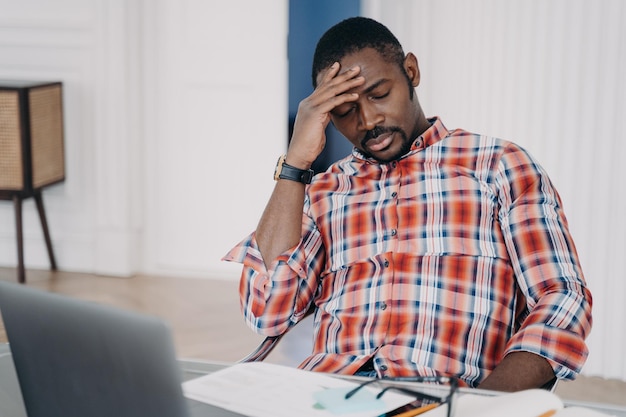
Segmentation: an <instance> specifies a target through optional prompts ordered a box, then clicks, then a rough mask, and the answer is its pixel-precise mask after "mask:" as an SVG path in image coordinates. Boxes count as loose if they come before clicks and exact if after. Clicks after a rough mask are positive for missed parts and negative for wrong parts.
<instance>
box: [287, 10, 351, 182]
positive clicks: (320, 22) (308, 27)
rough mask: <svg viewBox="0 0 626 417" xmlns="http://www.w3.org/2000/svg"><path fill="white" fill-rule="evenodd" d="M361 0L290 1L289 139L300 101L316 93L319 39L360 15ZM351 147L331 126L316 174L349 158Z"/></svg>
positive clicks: (314, 165) (327, 131)
mask: <svg viewBox="0 0 626 417" xmlns="http://www.w3.org/2000/svg"><path fill="white" fill-rule="evenodd" d="M360 12H361V2H360V0H340V1H337V0H290V1H289V41H288V54H289V137H290V138H291V131H292V127H293V122H294V120H295V117H296V113H297V111H298V104H299V103H300V101H301V100H302V99H304V98H306V97H308V96H309V95H310V94H311V93H312V92H313V84H312V80H311V65H312V63H313V53H314V52H315V46H316V44H317V41H318V40H319V38H320V37H321V36H322V35H323V34H324V32H326V30H327V29H329V28H330V27H331V26H333V25H334V24H335V23H338V22H340V21H342V20H344V19H347V18H348V17H353V16H359V14H360ZM351 150H352V144H351V143H350V142H348V140H347V139H346V138H344V137H343V136H342V135H341V134H340V133H339V132H337V130H336V129H335V128H334V127H333V126H332V124H330V125H329V127H328V129H326V147H325V148H324V151H323V152H322V154H321V155H320V156H319V157H318V158H317V160H316V161H315V163H314V164H313V169H314V170H315V172H320V171H324V170H325V169H326V168H328V166H329V165H330V164H331V163H333V162H335V161H337V160H338V159H341V158H343V157H344V156H346V155H348V154H349V153H350V151H351Z"/></svg>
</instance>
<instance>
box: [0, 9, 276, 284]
mask: <svg viewBox="0 0 626 417" xmlns="http://www.w3.org/2000/svg"><path fill="white" fill-rule="evenodd" d="M287 11H288V10H287V1H286V0H272V1H271V2H256V1H254V0H236V1H233V0H229V1H202V0H180V1H179V0H154V1H152V0H53V1H48V0H21V1H19V2H16V1H11V0H0V79H27V80H30V79H33V80H61V81H63V82H64V100H65V103H64V105H65V128H66V138H65V140H66V160H67V180H66V181H65V182H64V183H63V184H62V185H58V186H54V187H50V188H48V189H46V190H45V191H44V202H45V205H46V211H47V214H48V222H49V226H50V229H51V234H52V240H53V246H54V249H55V253H56V255H57V261H58V265H59V268H61V269H63V270H70V271H87V272H95V273H102V274H112V275H120V276H128V275H131V274H133V273H135V272H139V271H141V272H147V273H155V274H167V275H174V276H183V275H185V276H198V277H210V276H225V275H226V276H230V275H231V274H232V275H234V272H233V271H234V268H233V267H232V266H231V265H228V264H226V263H224V262H221V261H220V258H221V256H222V255H223V254H224V253H225V252H226V251H227V250H228V249H229V248H230V247H231V246H233V245H234V244H235V243H236V242H237V241H238V240H239V239H240V238H242V237H243V236H244V235H245V234H247V233H248V232H249V231H250V230H252V229H253V228H254V226H255V224H256V221H257V219H258V216H259V214H260V212H261V210H262V208H263V206H264V203H265V201H266V200H267V198H268V196H269V193H270V192H271V188H272V187H273V181H272V179H271V177H272V173H273V168H274V164H275V161H276V159H277V157H278V155H279V154H280V153H282V152H284V150H285V147H286V135H287V73H286V71H287V52H286V48H287V24H288V22H287V19H288V14H287ZM24 234H25V258H26V266H27V268H47V267H48V260H47V255H46V251H45V245H44V243H43V238H42V234H41V227H40V225H39V221H38V218H37V216H36V210H35V208H34V204H33V203H32V201H27V202H26V204H25V207H24ZM15 246H16V243H15V223H14V215H13V207H12V205H11V203H10V202H0V265H3V266H14V265H15V264H16V247H15Z"/></svg>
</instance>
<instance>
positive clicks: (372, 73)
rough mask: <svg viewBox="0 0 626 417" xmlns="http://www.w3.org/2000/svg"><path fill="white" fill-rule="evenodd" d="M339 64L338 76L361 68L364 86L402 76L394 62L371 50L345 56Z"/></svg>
mask: <svg viewBox="0 0 626 417" xmlns="http://www.w3.org/2000/svg"><path fill="white" fill-rule="evenodd" d="M339 64H340V65H341V69H340V70H339V73H340V74H342V73H344V72H346V71H349V70H350V68H353V67H355V66H359V67H360V68H361V73H360V75H362V76H363V77H365V83H366V84H368V83H369V82H372V81H375V80H378V79H381V78H394V77H397V76H402V74H401V72H400V68H399V67H398V64H397V63H396V62H390V61H388V60H385V58H384V57H383V56H382V55H381V54H380V53H379V52H378V51H376V50H375V49H373V48H364V49H361V50H360V51H357V52H353V53H351V54H347V55H345V56H344V57H343V58H341V60H340V61H339ZM326 71H328V70H325V71H322V72H320V74H318V76H317V80H318V83H319V81H320V80H321V79H322V77H323V75H324V74H325V73H326Z"/></svg>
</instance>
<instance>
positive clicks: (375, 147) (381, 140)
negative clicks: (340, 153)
mask: <svg viewBox="0 0 626 417" xmlns="http://www.w3.org/2000/svg"><path fill="white" fill-rule="evenodd" d="M393 134H394V132H388V133H383V134H382V135H379V136H376V137H375V138H372V139H370V140H368V141H367V142H366V147H367V149H369V150H370V151H371V152H380V151H382V150H383V149H385V148H387V147H388V146H389V145H391V142H392V141H393Z"/></svg>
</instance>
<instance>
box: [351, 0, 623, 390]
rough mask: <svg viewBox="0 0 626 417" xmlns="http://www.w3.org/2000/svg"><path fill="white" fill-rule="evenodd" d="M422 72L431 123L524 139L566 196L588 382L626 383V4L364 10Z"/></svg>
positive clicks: (375, 0) (437, 3) (438, 1)
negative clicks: (589, 314)
mask: <svg viewBox="0 0 626 417" xmlns="http://www.w3.org/2000/svg"><path fill="white" fill-rule="evenodd" d="M363 4H364V9H365V11H364V14H365V15H368V16H371V17H373V18H377V19H379V20H381V21H382V22H383V23H385V24H387V25H388V26H389V27H390V28H391V29H392V31H394V33H395V34H396V35H397V36H398V38H399V39H400V41H401V42H402V43H403V45H404V47H405V49H406V50H408V51H413V52H414V53H415V54H416V55H417V57H418V60H419V61H420V68H421V72H422V81H421V82H422V84H421V86H420V87H419V88H418V95H419V97H420V99H421V102H422V106H423V107H424V109H425V111H426V113H427V114H429V115H439V116H441V117H442V118H443V121H444V122H445V123H446V125H447V126H448V127H449V128H454V127H460V128H465V129H468V130H472V131H476V132H480V133H485V134H491V135H494V136H499V137H502V138H506V139H510V140H513V141H515V142H517V143H519V144H521V145H523V146H524V147H526V148H527V149H528V150H529V151H530V152H531V153H532V154H533V155H535V156H536V157H537V158H538V159H539V161H540V162H541V163H542V165H543V166H544V167H545V168H546V169H547V170H548V172H549V173H550V174H551V177H552V179H553V180H554V182H555V184H556V186H557V188H558V189H559V191H560V194H561V197H562V199H563V203H564V206H565V211H566V214H567V216H568V219H569V223H570V227H571V230H572V233H573V235H574V239H575V241H576V243H577V247H578V251H579V254H580V257H581V262H582V264H583V269H584V271H585V274H586V278H587V281H588V283H589V286H590V288H591V291H592V293H593V295H594V308H593V315H594V321H595V324H594V329H593V331H592V333H591V336H590V338H589V340H588V341H589V346H590V350H591V353H590V357H589V360H588V362H587V365H586V366H585V369H584V372H585V373H587V374H599V375H603V376H609V377H616V378H621V379H626V353H624V352H626V327H625V326H624V322H626V305H625V303H624V300H625V299H626V283H625V281H626V280H625V279H624V274H625V272H624V271H625V270H626V216H624V213H626V185H624V182H623V177H624V175H623V169H622V167H621V165H622V164H623V161H625V160H626V134H625V133H624V132H625V128H626V81H625V78H624V74H626V2H623V1H621V0H549V1H546V0H508V1H501V0H471V1H455V0H417V1H416V0H384V1H383V0H364V2H363Z"/></svg>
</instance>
